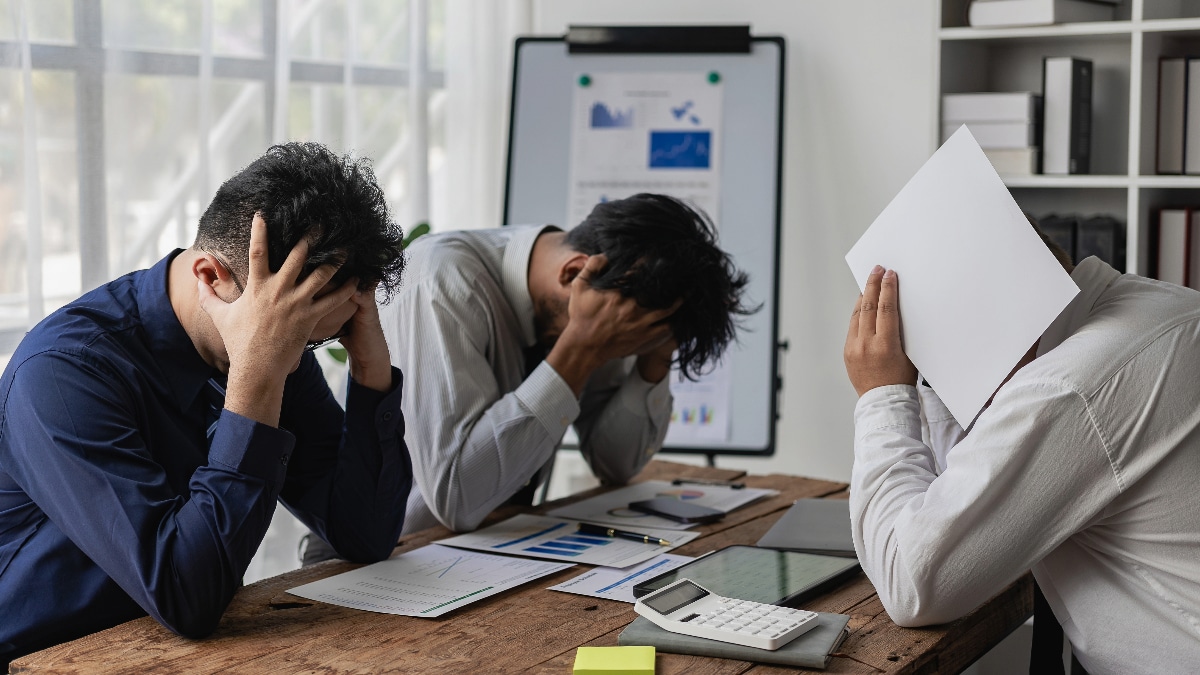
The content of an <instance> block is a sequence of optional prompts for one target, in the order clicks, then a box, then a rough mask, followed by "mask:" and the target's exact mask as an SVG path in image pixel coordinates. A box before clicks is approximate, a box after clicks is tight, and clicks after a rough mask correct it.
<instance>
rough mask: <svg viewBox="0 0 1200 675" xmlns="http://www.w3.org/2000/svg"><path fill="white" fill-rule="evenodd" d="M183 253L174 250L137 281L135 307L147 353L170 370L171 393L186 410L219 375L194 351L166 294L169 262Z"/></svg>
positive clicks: (169, 268)
mask: <svg viewBox="0 0 1200 675" xmlns="http://www.w3.org/2000/svg"><path fill="white" fill-rule="evenodd" d="M182 251H183V249H175V250H174V251H172V252H171V253H170V254H169V255H167V257H165V258H163V259H162V260H159V261H158V262H157V263H155V264H154V266H153V267H151V268H150V269H148V270H146V271H145V272H144V273H142V275H141V277H140V278H139V279H138V282H137V306H138V313H139V315H140V316H141V322H142V330H143V331H144V332H145V334H146V340H147V342H148V343H149V347H150V351H151V352H152V353H153V354H154V355H155V357H156V359H157V360H158V362H159V363H160V364H164V365H165V369H167V370H169V372H170V374H171V376H170V377H169V378H168V379H169V380H170V382H171V385H170V386H171V390H172V391H174V392H175V396H176V397H177V399H178V400H179V402H180V403H181V404H183V405H184V406H185V407H187V406H190V405H191V403H192V402H193V401H195V400H196V396H198V395H199V394H200V392H201V389H202V388H203V387H204V385H205V383H207V382H208V378H210V377H212V376H213V375H217V374H218V373H217V371H216V369H214V368H213V367H212V366H210V365H208V364H207V363H205V362H204V359H203V358H201V357H200V353H199V352H197V351H196V346H195V345H194V344H193V343H192V338H191V336H190V335H188V334H187V331H185V330H184V329H183V325H182V324H180V323H179V318H178V317H177V316H175V308H174V307H172V306H171V298H170V296H169V295H168V294H167V278H168V276H169V273H170V270H171V261H172V260H174V259H175V257H176V256H178V255H179V254H180V253H181V252H182Z"/></svg>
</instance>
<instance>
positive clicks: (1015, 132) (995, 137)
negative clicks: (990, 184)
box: [942, 121, 1038, 149]
mask: <svg viewBox="0 0 1200 675" xmlns="http://www.w3.org/2000/svg"><path fill="white" fill-rule="evenodd" d="M964 124H965V125H967V128H968V129H970V130H971V135H972V136H974V137H975V142H976V143H978V144H979V147H981V148H984V149H987V148H1007V149H1014V148H1029V147H1033V146H1036V145H1037V143H1038V139H1037V126H1036V125H1034V124H1033V123H1027V122H970V121H958V122H943V123H942V142H943V143H945V142H946V141H947V140H949V139H950V137H951V136H953V135H954V132H956V131H958V128H959V127H961V126H962V125H964Z"/></svg>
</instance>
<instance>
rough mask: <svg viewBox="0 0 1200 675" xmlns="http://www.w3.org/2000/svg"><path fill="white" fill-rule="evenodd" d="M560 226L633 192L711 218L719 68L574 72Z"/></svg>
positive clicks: (716, 174)
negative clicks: (686, 205)
mask: <svg viewBox="0 0 1200 675" xmlns="http://www.w3.org/2000/svg"><path fill="white" fill-rule="evenodd" d="M574 91H575V96H574V101H573V111H572V115H573V119H572V123H571V160H570V161H571V163H570V169H569V171H570V174H569V177H568V180H569V188H568V194H567V211H568V212H567V213H566V214H565V215H566V221H564V224H565V225H566V226H567V227H572V226H574V225H577V224H579V223H580V222H581V221H582V220H583V219H584V218H585V217H586V216H587V215H588V213H590V212H591V210H592V207H593V206H595V205H596V204H598V203H600V202H603V201H610V200H613V199H621V198H624V197H628V196H630V195H634V194H637V193H639V192H658V193H662V194H668V195H671V196H673V197H678V198H680V199H684V200H687V201H689V202H691V203H693V204H694V205H696V206H698V207H700V208H701V209H703V210H704V211H705V212H706V213H708V215H709V216H710V217H712V218H713V219H714V221H715V220H716V217H717V213H718V210H717V209H718V206H719V202H718V195H719V194H720V176H721V168H720V167H721V163H720V156H719V148H720V133H721V131H720V130H721V111H722V103H723V101H722V99H723V91H724V87H723V86H722V85H721V76H720V73H717V72H714V71H692V72H680V73H579V74H577V76H576V82H575V87H574Z"/></svg>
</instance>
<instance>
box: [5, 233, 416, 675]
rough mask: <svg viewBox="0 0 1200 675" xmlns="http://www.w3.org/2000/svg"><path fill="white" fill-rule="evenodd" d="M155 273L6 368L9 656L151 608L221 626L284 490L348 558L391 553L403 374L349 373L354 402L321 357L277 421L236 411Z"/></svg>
mask: <svg viewBox="0 0 1200 675" xmlns="http://www.w3.org/2000/svg"><path fill="white" fill-rule="evenodd" d="M177 254H178V251H176V252H175V253H173V254H171V255H170V256H168V257H167V258H164V259H163V260H161V261H159V262H158V264H156V265H155V266H154V267H153V268H151V269H149V270H142V271H138V272H134V273H132V274H129V275H126V276H124V277H121V278H119V279H117V280H115V281H113V282H111V283H109V284H107V285H105V286H102V287H100V288H98V289H96V290H94V291H92V292H90V293H87V294H86V295H84V296H83V297H81V298H80V299H79V300H77V301H75V302H73V303H71V304H70V305H68V306H66V307H64V308H63V309H61V310H59V311H57V312H55V313H54V314H52V315H51V316H49V317H47V318H46V319H45V320H44V321H42V322H41V323H39V324H38V325H37V326H36V327H35V328H34V329H33V330H31V331H30V332H29V333H28V335H26V336H25V339H24V340H23V341H22V342H21V345H20V346H19V347H18V348H17V351H16V353H15V354H14V355H13V358H12V360H11V361H10V362H9V364H8V367H7V368H6V369H5V371H4V375H3V377H2V378H0V663H6V662H7V661H9V660H11V659H12V658H14V657H16V656H19V655H21V654H25V653H28V652H31V651H36V650H38V649H42V648H44V647H47V646H50V645H53V644H57V643H59V642H63V641H66V640H70V639H74V638H77V637H80V636H83V635H86V634H88V633H92V632H95V631H98V630H101V629H104V628H108V627H110V626H114V625H116V624H118V623H121V622H124V621H127V620H129V619H133V618H136V617H139V616H144V615H145V614H149V615H150V616H153V617H154V618H155V619H157V620H158V621H159V622H160V623H162V624H163V625H164V626H166V627H167V628H169V629H171V630H172V631H174V632H176V633H179V634H180V635H184V636H187V637H202V636H204V635H207V634H209V633H210V632H212V630H213V629H214V628H216V625H217V622H218V621H219V620H220V617H221V614H222V612H224V610H225V608H226V607H227V606H228V604H229V601H230V600H231V599H232V598H233V594H234V592H235V591H236V590H237V588H238V587H239V586H240V585H241V579H242V575H243V574H244V573H245V571H246V567H247V566H248V565H249V564H250V559H251V558H252V557H253V555H254V553H255V551H256V550H257V548H258V546H259V544H260V543H261V542H262V539H263V536H264V534H265V533H266V531H267V526H268V525H269V524H270V522H271V516H272V514H273V513H274V510H275V504H276V500H278V501H281V502H282V503H283V504H284V506H286V507H287V508H288V510H289V511H291V512H292V513H293V514H295V515H296V517H298V518H299V519H300V520H301V521H303V522H304V524H306V525H308V527H309V528H311V529H312V530H313V531H314V532H315V533H317V534H318V535H320V536H321V537H322V538H324V539H325V540H326V541H328V542H329V543H330V544H331V545H332V546H333V548H334V549H335V550H336V551H337V552H338V553H339V554H341V555H342V556H343V557H345V558H348V559H350V560H353V561H359V562H372V561H377V560H382V559H384V558H386V557H387V556H388V555H389V554H390V553H391V551H392V548H393V547H394V545H395V543H396V540H397V539H398V537H399V534H400V530H401V527H402V526H403V523H404V509H405V504H406V500H407V497H408V493H409V489H410V486H411V485H412V466H411V463H410V460H409V456H408V449H407V447H406V446H405V445H404V423H403V415H402V413H401V411H400V397H401V375H400V372H399V371H398V370H395V369H393V372H392V382H393V389H392V390H391V391H390V392H388V393H382V392H377V391H374V390H371V389H368V388H366V387H363V386H361V385H359V384H357V383H354V382H353V381H351V383H350V385H349V390H348V392H347V399H346V410H345V411H343V410H342V408H341V407H340V406H339V405H338V404H337V402H336V401H335V400H334V398H333V395H332V393H331V392H330V390H329V387H328V385H327V384H326V381H325V378H324V376H323V375H322V373H321V369H320V366H319V365H318V364H317V362H316V359H315V358H314V357H313V355H312V354H307V353H306V354H305V355H304V357H303V359H301V362H300V367H299V368H298V369H297V371H296V372H295V373H292V374H291V375H290V376H289V377H288V378H287V383H286V385H285V389H284V397H283V409H282V414H281V417H280V427H279V428H275V427H270V426H267V425H264V424H260V423H258V422H255V421H253V420H250V419H248V418H245V417H242V416H240V415H237V414H235V413H232V412H230V411H228V410H223V411H222V412H221V414H220V417H219V418H218V421H217V426H216V430H215V433H214V434H213V437H212V439H211V445H210V441H209V439H208V438H207V437H206V433H205V432H206V428H207V426H208V421H207V417H208V416H209V414H210V401H209V399H208V397H207V395H206V393H205V391H204V390H205V388H206V385H207V383H208V379H209V378H210V377H213V376H214V375H219V373H217V372H216V371H215V370H214V369H213V368H211V367H210V366H208V365H207V364H206V363H205V362H204V361H203V360H202V359H201V358H200V355H199V353H198V352H197V351H196V349H195V347H194V346H193V344H192V341H191V339H190V338H189V337H188V335H187V333H185V332H184V330H183V327H182V326H181V325H180V323H179V321H178V319H177V318H176V316H175V312H174V310H173V309H172V307H171V304H170V301H169V299H168V297H167V270H168V267H169V264H170V261H171V260H172V259H174V257H175V255H177Z"/></svg>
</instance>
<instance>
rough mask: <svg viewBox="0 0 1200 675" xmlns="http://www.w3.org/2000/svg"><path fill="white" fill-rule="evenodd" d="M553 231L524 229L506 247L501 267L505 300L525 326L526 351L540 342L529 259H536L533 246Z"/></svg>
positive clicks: (522, 325)
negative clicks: (545, 233) (547, 232)
mask: <svg viewBox="0 0 1200 675" xmlns="http://www.w3.org/2000/svg"><path fill="white" fill-rule="evenodd" d="M553 227H554V226H553V225H543V226H541V227H530V228H521V231H519V232H516V233H515V234H513V235H512V238H511V239H509V240H508V244H507V245H506V246H505V247H504V261H503V263H501V282H502V283H503V284H504V297H506V298H508V304H509V306H511V307H512V309H513V313H514V314H516V315H517V322H518V323H520V324H521V344H522V346H525V347H529V346H531V345H533V344H535V343H536V342H537V334H536V333H535V332H534V327H533V298H532V297H530V295H529V257H530V256H531V255H533V243H534V242H535V241H537V238H538V236H539V235H541V234H542V233H543V232H545V231H546V230H547V229H551V228H553Z"/></svg>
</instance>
